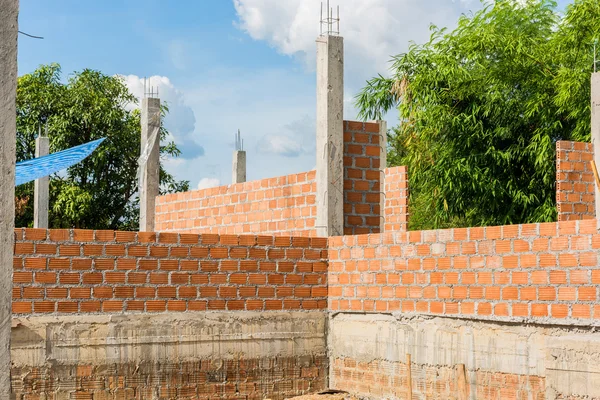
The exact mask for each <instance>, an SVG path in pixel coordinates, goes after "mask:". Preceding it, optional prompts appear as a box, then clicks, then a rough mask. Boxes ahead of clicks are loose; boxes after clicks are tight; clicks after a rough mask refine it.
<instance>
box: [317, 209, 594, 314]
mask: <svg viewBox="0 0 600 400" xmlns="http://www.w3.org/2000/svg"><path fill="white" fill-rule="evenodd" d="M598 249H600V234H598V233H597V231H596V225H595V221H593V220H588V221H567V222H560V223H545V224H530V225H512V226H502V227H485V228H469V229H467V228H465V229H450V230H438V231H413V232H406V233H389V234H387V233H383V234H374V235H361V236H345V237H334V238H330V239H329V260H330V264H329V277H328V281H329V308H330V309H331V310H333V311H335V310H347V311H358V312H364V311H380V312H390V311H399V310H400V311H403V312H416V313H421V314H444V315H461V316H463V317H469V318H488V319H496V320H504V319H506V320H516V321H522V320H523V319H532V320H538V321H548V320H553V321H561V323H563V322H565V321H567V320H592V319H598V318H600V306H598V305H597V300H598V298H599V297H598V296H599V293H598V290H599V288H600V268H598Z"/></svg>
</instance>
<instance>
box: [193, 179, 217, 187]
mask: <svg viewBox="0 0 600 400" xmlns="http://www.w3.org/2000/svg"><path fill="white" fill-rule="evenodd" d="M220 185H221V181H220V180H219V179H217V178H202V179H200V182H198V189H208V188H212V187H216V186H220Z"/></svg>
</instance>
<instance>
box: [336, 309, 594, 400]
mask: <svg viewBox="0 0 600 400" xmlns="http://www.w3.org/2000/svg"><path fill="white" fill-rule="evenodd" d="M329 326H330V332H329V339H328V342H329V351H330V357H331V358H330V382H331V383H330V386H331V387H332V388H336V389H343V390H349V391H354V392H357V393H359V394H361V395H366V396H370V397H374V398H388V397H390V396H392V397H398V398H403V397H404V396H406V391H407V390H408V387H407V381H406V377H407V375H408V374H407V355H408V354H410V355H411V357H410V359H411V375H412V390H413V396H418V398H440V399H441V398H444V399H447V398H456V399H462V398H464V399H465V400H466V399H479V398H502V399H504V398H528V399H529V398H531V399H560V398H573V399H575V398H584V397H585V398H597V397H598V396H600V379H598V378H599V377H600V333H598V332H595V331H594V330H591V329H589V330H588V329H577V328H572V327H570V328H566V327H565V328H563V327H552V326H527V325H523V324H514V325H512V324H499V323H492V322H481V321H473V320H461V319H454V318H445V317H432V318H425V317H419V316H415V317H407V316H406V315H402V314H398V315H390V314H337V315H334V316H333V317H331V320H330V323H329ZM373 376H375V377H378V380H377V381H376V382H372V381H370V380H371V379H372V377H373ZM462 384H464V385H465V389H466V391H465V393H463V394H461V393H457V388H459V387H460V386H461V385H462ZM492 392H494V393H495V392H497V396H496V397H494V396H493V395H491V394H493V393H492ZM522 395H524V396H525V397H523V396H522ZM444 396H446V397H444ZM513 396H514V397H513ZM586 396H588V397H586Z"/></svg>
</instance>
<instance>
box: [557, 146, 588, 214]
mask: <svg viewBox="0 0 600 400" xmlns="http://www.w3.org/2000/svg"><path fill="white" fill-rule="evenodd" d="M593 158H594V150H593V147H592V144H591V143H581V142H570V141H559V142H556V207H557V209H558V220H559V221H570V220H581V219H591V218H595V203H594V202H595V196H594V191H595V182H594V174H593V172H592V167H591V164H590V161H591V160H592V159H593Z"/></svg>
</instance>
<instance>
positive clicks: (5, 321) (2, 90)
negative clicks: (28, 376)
mask: <svg viewBox="0 0 600 400" xmlns="http://www.w3.org/2000/svg"><path fill="white" fill-rule="evenodd" d="M18 15H19V1H18V0H0V71H2V73H0V400H5V399H6V400H8V399H9V398H10V393H11V388H10V331H11V323H12V321H11V311H12V304H11V302H12V283H13V276H12V258H13V248H14V241H15V234H14V224H15V158H16V153H15V147H16V135H17V120H16V115H17V111H16V98H17V32H18Z"/></svg>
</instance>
